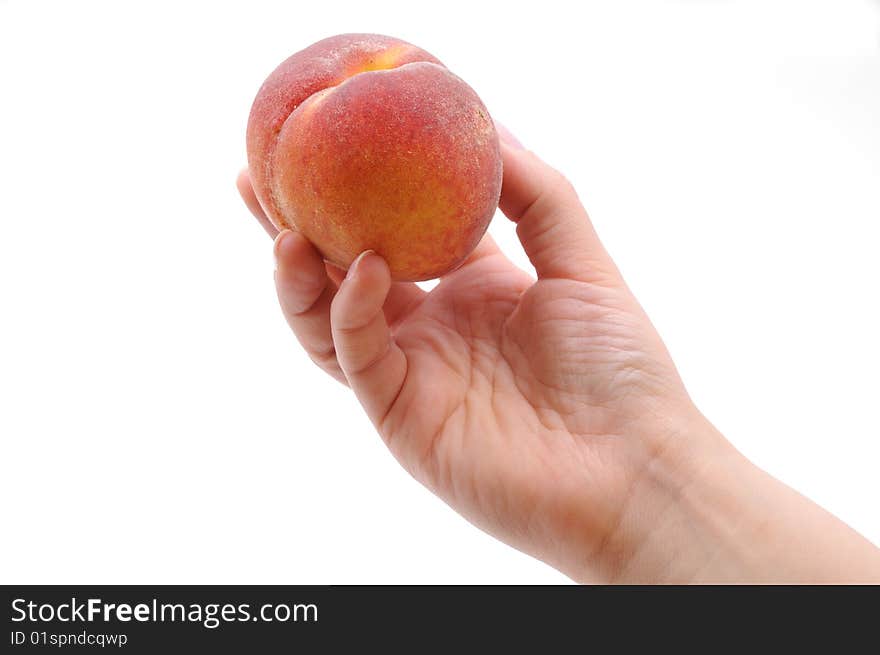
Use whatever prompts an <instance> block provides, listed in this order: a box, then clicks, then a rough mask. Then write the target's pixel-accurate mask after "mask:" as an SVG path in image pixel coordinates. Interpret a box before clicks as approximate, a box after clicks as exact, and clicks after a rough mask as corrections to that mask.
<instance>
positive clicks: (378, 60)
mask: <svg viewBox="0 0 880 655" xmlns="http://www.w3.org/2000/svg"><path fill="white" fill-rule="evenodd" d="M409 50H412V46H410V45H409V44H405V43H401V44H399V45H394V46H391V47H389V48H388V49H386V50H385V51H384V52H378V53H375V54H371V55H370V56H369V57H368V58H367V59H366V60H365V61H364V62H362V63H361V64H359V65H358V66H355V67H353V68H351V69H349V70H348V71H346V72H347V73H348V75H349V77H350V76H352V75H357V74H358V73H368V72H369V71H384V70H389V69H391V68H397V67H398V66H399V65H400V61H401V59H403V55H404V53H406V52H407V51H409Z"/></svg>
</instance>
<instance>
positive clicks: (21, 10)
mask: <svg viewBox="0 0 880 655" xmlns="http://www.w3.org/2000/svg"><path fill="white" fill-rule="evenodd" d="M349 31H373V32H382V33H386V34H391V35H394V36H398V37H401V38H404V39H406V40H409V41H411V42H413V43H415V44H417V45H420V46H422V47H424V48H425V49H427V50H429V51H431V52H432V53H434V54H435V55H437V56H438V57H439V58H440V59H442V60H443V61H444V62H445V63H446V64H447V65H448V66H449V67H450V68H451V69H452V70H454V71H455V72H457V73H458V74H459V75H461V76H462V77H463V78H464V79H465V80H467V81H468V82H469V83H470V84H471V85H472V86H473V87H474V88H475V89H476V90H477V92H478V93H479V94H480V95H481V97H482V98H483V100H484V101H485V103H486V104H487V106H488V107H489V109H490V111H491V112H492V113H493V115H494V116H495V117H496V118H497V119H499V120H500V121H502V122H504V123H506V124H507V125H509V127H510V129H511V130H512V131H513V132H514V133H515V134H517V135H518V136H519V138H520V139H521V140H522V141H523V143H525V144H526V145H527V146H528V147H530V148H531V149H533V150H535V151H537V152H538V153H540V154H541V155H543V156H544V158H545V159H547V160H548V161H550V162H551V163H553V164H554V165H556V166H557V167H558V168H560V169H562V170H563V171H564V172H565V173H566V174H567V175H568V177H569V178H571V179H572V180H573V181H574V182H575V184H576V186H577V187H578V189H579V191H580V194H581V196H582V198H583V200H584V201H585V204H586V205H587V207H588V209H589V210H590V212H591V214H592V217H593V220H594V222H595V224H596V226H597V229H598V231H599V233H600V234H601V235H602V237H603V239H604V240H605V242H606V244H607V246H608V248H609V249H610V251H611V252H612V254H613V255H614V256H615V258H616V260H617V262H618V264H619V265H620V267H621V268H622V270H623V272H624V275H625V276H626V278H627V280H628V281H629V283H630V284H631V286H632V287H633V289H634V291H635V292H636V294H637V295H638V297H639V298H640V299H641V301H642V302H643V304H644V305H645V306H646V308H647V310H648V312H649V314H650V315H651V316H652V318H653V320H654V322H655V323H656V325H657V327H658V329H659V330H660V332H661V334H662V335H663V336H664V338H665V339H666V341H667V343H668V345H669V347H670V349H671V351H672V354H673V356H674V358H675V360H676V362H677V363H678V365H679V367H680V369H681V371H682V374H683V376H684V378H685V381H686V382H687V384H688V387H689V389H690V390H691V392H692V394H693V396H694V398H695V399H696V401H697V403H698V404H699V405H700V407H701V408H702V409H703V411H704V412H705V413H706V414H707V415H708V416H709V417H710V418H711V419H712V420H713V421H714V422H715V423H716V424H717V425H718V426H719V427H720V429H721V430H722V431H723V432H724V433H725V434H726V435H727V436H728V437H729V438H730V439H731V440H732V441H733V442H734V443H735V444H736V445H737V446H738V447H739V448H740V449H741V450H743V451H744V452H745V453H746V454H747V455H749V456H750V457H751V458H753V459H754V460H755V461H756V462H757V463H758V464H760V465H761V466H763V467H765V468H767V469H768V470H770V471H771V472H772V473H774V474H775V475H777V476H778V477H780V478H782V479H783V480H785V481H786V482H788V483H789V484H791V485H793V486H794V487H796V488H798V489H799V490H801V491H803V492H804V493H806V494H807V495H808V496H810V497H812V498H813V499H815V500H816V501H818V502H819V503H820V504H822V505H824V506H825V507H827V508H828V509H830V510H831V511H832V512H834V513H836V514H838V515H839V516H841V517H842V518H843V519H845V520H846V521H848V522H849V523H850V524H852V525H853V526H854V527H856V528H857V529H859V530H860V531H862V532H863V533H864V534H865V535H866V536H868V537H869V538H871V539H872V540H873V541H875V543H876V542H880V511H878V498H880V482H878V479H877V463H878V461H880V419H878V408H880V378H878V371H880V345H878V343H880V340H878V335H880V312H878V305H880V303H878V295H880V294H878V290H877V287H878V280H880V261H878V257H877V249H878V237H880V228H878V219H880V3H877V2H870V1H868V0H865V1H856V0H853V1H848V0H828V1H827V2H806V1H803V0H800V1H797V2H766V1H762V2H759V1H754V2H734V1H715V2H712V1H708V0H702V1H697V0H691V1H688V2H659V1H656V0H654V1H650V2H633V1H620V2H612V1H610V0H609V1H607V2H593V3H590V2H587V3H585V2H577V3H575V2H564V3H553V2H547V1H542V2H528V3H522V4H520V3H512V2H505V3H498V4H497V5H492V4H490V3H483V2H474V1H469V2H464V3H460V4H459V3H453V2H448V1H444V2H442V3H415V2H412V1H410V2H391V1H389V0H384V1H383V2H379V3H373V2H349V3H343V2H339V1H338V0H336V1H333V2H294V1H292V0H287V1H285V2H276V3H270V2H253V1H248V2H244V1H242V2H238V3H234V4H233V3H219V2H211V3H203V4H200V3H187V2H173V3H171V2H168V3H160V2H144V3H133V2H124V3H122V2H113V3H111V2H106V3H94V2H58V3H48V2H39V1H36V0H35V1H29V2H15V1H11V2H10V1H6V2H3V1H2V0H0V94H2V95H0V285H2V286H0V289H2V296H0V312H2V316H0V331H2V332H0V334H2V339H0V439H2V442H0V445H2V452H0V581H2V582H4V583H22V582H31V583H50V582H53V583H62V582H70V583H76V582H95V583H112V582H127V583H134V582H137V583H160V582H165V583H341V582H352V583H356V582H402V583H406V582H419V583H429V582H437V583H446V582H461V583H466V582H474V583H483V582H487V583H488V582H517V583H537V582H551V583H553V582H560V581H564V580H565V578H563V576H561V575H560V574H558V573H557V572H555V571H553V570H551V569H550V568H548V567H546V566H544V565H543V564H541V563H539V562H536V561H534V560H531V559H530V558H528V557H526V556H525V555H522V554H520V553H518V552H516V551H514V550H512V549H510V548H508V547H507V546H505V545H503V544H500V543H498V542H496V541H494V540H493V539H491V538H490V537H488V536H486V535H484V534H483V533H481V532H480V531H478V530H477V529H475V528H473V527H471V526H470V525H469V524H468V523H466V522H465V521H464V520H463V519H460V518H459V517H458V516H457V515H456V514H454V513H453V512H452V511H451V510H449V509H448V508H447V507H446V506H445V505H444V504H443V503H441V502H440V501H438V500H437V499H435V498H434V497H432V496H431V495H430V494H429V493H428V492H427V491H425V490H424V489H422V488H421V487H420V486H419V485H418V484H417V483H416V482H414V481H413V480H411V479H410V478H409V477H408V476H407V474H406V473H404V472H403V471H402V470H400V469H399V468H398V466H397V464H396V463H395V461H394V460H393V459H392V457H391V456H390V455H389V454H388V453H387V452H386V451H385V450H384V448H383V446H382V444H381V442H380V440H379V439H378V437H377V436H376V435H375V434H374V433H373V430H372V429H371V427H370V425H369V423H368V422H367V420H366V419H365V418H364V417H362V416H361V414H360V412H359V408H358V406H357V404H356V403H355V401H354V399H353V398H352V397H351V396H350V395H349V394H348V393H347V391H346V390H345V389H344V388H343V387H342V386H341V385H339V384H337V383H336V382H333V381H332V380H330V379H329V378H326V377H325V376H323V375H322V374H320V372H318V371H317V370H316V369H314V368H313V367H312V366H311V365H310V362H309V361H308V360H307V358H306V357H305V356H304V355H303V353H302V352H300V350H299V349H298V347H297V346H296V344H295V341H294V339H293V337H292V336H291V335H290V334H289V332H288V330H287V327H286V325H285V324H284V322H283V320H282V318H281V316H280V313H279V311H278V310H277V307H276V302H275V297H274V289H273V286H272V258H271V249H270V241H269V239H268V238H267V237H266V236H265V234H264V233H263V232H262V230H261V229H260V228H259V226H258V225H257V224H256V222H255V221H253V220H252V219H251V218H250V217H249V215H248V214H247V211H246V210H245V209H244V207H243V206H242V204H241V202H240V201H239V199H238V197H237V195H236V192H235V189H234V186H233V182H234V179H235V175H236V173H237V172H238V170H239V168H240V167H241V166H242V165H243V164H244V160H245V152H244V131H245V124H246V120H247V115H248V111H249V109H250V103H251V101H252V99H253V96H254V94H255V93H256V91H257V88H258V87H259V85H260V84H261V82H262V81H263V79H264V77H265V76H266V75H267V74H268V73H269V72H270V71H271V70H272V69H273V68H274V67H275V66H276V65H277V64H278V63H279V62H280V61H281V60H282V59H283V58H285V57H286V56H287V55H289V54H291V53H292V52H293V51H295V50H298V49H300V48H302V47H305V46H306V45H308V44H310V43H312V42H313V41H316V40H318V39H319V38H323V37H325V36H329V35H331V34H335V33H340V32H349ZM491 231H492V232H493V234H494V235H495V236H496V238H498V239H499V240H500V241H501V242H502V244H503V246H504V248H505V250H506V251H507V252H508V253H509V254H510V255H511V257H513V258H514V259H515V260H516V261H517V262H519V263H521V264H522V265H526V260H525V258H524V257H523V255H522V253H521V251H520V249H519V247H518V245H517V243H516V240H515V233H514V231H513V229H512V226H511V225H510V224H509V223H507V221H506V220H505V219H504V218H503V217H501V216H500V215H499V217H497V218H496V220H495V221H494V223H493V225H492V228H491Z"/></svg>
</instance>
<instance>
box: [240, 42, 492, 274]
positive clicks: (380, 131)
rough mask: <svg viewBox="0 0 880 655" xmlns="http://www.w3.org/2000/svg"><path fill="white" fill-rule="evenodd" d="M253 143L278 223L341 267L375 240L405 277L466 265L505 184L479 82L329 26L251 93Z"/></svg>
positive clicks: (266, 203) (403, 49)
mask: <svg viewBox="0 0 880 655" xmlns="http://www.w3.org/2000/svg"><path fill="white" fill-rule="evenodd" d="M247 150H248V165H249V168H250V173H251V179H252V182H253V185H254V191H255V192H256V194H257V198H259V200H260V204H261V205H262V206H263V209H265V211H266V213H267V215H268V216H269V218H270V219H271V220H272V222H273V223H274V224H275V225H276V226H277V227H278V228H279V229H284V228H291V229H296V230H299V231H300V232H301V233H302V234H304V235H305V236H306V238H308V239H309V240H310V241H311V242H312V243H313V244H314V245H315V246H316V247H317V249H318V250H319V251H320V252H321V254H322V255H323V256H324V258H325V259H326V260H328V261H330V262H332V263H334V264H336V265H338V266H341V267H343V268H347V267H348V266H349V264H351V262H352V261H353V260H354V258H355V257H357V255H358V254H360V253H361V252H363V251H364V250H368V249H369V250H373V251H375V252H376V253H378V254H379V255H381V256H382V257H384V258H385V260H386V261H387V262H388V266H389V268H390V269H391V274H392V277H393V278H394V279H396V280H427V279H431V278H435V277H439V276H441V275H443V274H445V273H448V272H449V271H451V270H453V269H454V268H455V267H456V266H458V265H459V264H460V263H461V262H462V261H463V260H464V259H465V257H467V255H468V254H469V253H470V252H471V251H472V250H473V249H474V248H475V247H476V245H477V243H478V242H479V240H480V238H481V237H482V236H483V234H484V233H485V231H486V228H487V227H488V225H489V221H490V220H491V219H492V216H493V214H494V212H495V208H496V207H497V205H498V196H499V193H500V191H501V155H500V151H499V144H498V134H497V133H496V131H495V126H494V124H493V122H492V119H491V117H490V116H489V112H488V111H487V110H486V107H485V106H484V105H483V103H482V102H481V101H480V99H479V97H477V94H476V93H475V92H474V91H473V90H472V89H471V88H470V87H469V86H468V85H467V84H465V83H464V82H463V81H462V80H461V79H460V78H458V77H457V76H455V75H454V74H452V73H451V72H450V71H449V70H448V69H447V68H446V67H445V66H443V64H441V63H440V62H439V61H438V60H437V59H435V58H434V57H433V56H431V55H430V54H428V53H427V52H425V51H424V50H420V49H419V48H417V47H415V46H413V45H410V44H409V43H406V42H404V41H400V40H398V39H394V38H390V37H386V36H378V35H373V34H344V35H340V36H334V37H330V38H328V39H324V40H323V41H319V42H318V43H315V44H314V45H311V46H309V47H308V48H306V49H305V50H302V51H300V52H298V53H296V54H294V55H293V56H291V57H290V58H289V59H287V60H286V61H284V62H283V63H282V64H281V65H280V66H279V67H278V68H277V69H275V71H274V72H273V73H272V74H271V75H270V76H269V77H268V79H267V80H266V81H265V82H264V83H263V86H262V87H261V88H260V90H259V93H257V97H256V99H255V100H254V104H253V107H252V108H251V113H250V118H249V120H248V127H247Z"/></svg>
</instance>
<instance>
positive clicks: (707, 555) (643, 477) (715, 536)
mask: <svg viewBox="0 0 880 655" xmlns="http://www.w3.org/2000/svg"><path fill="white" fill-rule="evenodd" d="M608 543H609V546H608V547H607V548H606V549H605V552H604V557H603V558H602V559H603V561H601V562H599V566H600V567H601V568H602V569H603V575H602V577H604V578H606V579H608V580H612V581H614V582H622V583H651V582H660V583H691V582H695V583H712V582H718V583H721V582H744V583H847V582H880V550H878V549H877V548H876V547H875V546H874V545H872V544H871V543H870V542H869V541H868V540H867V539H865V538H864V537H862V536H861V535H860V534H858V533H857V532H856V531H854V530H853V529H851V528H850V527H849V526H847V525H846V524H844V523H843V522H842V521H840V520H839V519H837V518H836V517H834V516H832V515H831V514H829V513H828V512H826V511H825V510H823V509H822V508H820V507H819V506H817V505H816V504H814V503H813V502H811V501H810V500H808V499H807V498H805V497H803V496H801V495H800V494H798V493H797V492H796V491H794V490H792V489H791V488H789V487H787V486H786V485H784V484H782V483H781V482H779V481H778V480H776V479H775V478H773V477H772V476H770V475H768V474H767V473H765V472H764V471H762V470H761V469H759V468H758V467H756V466H755V465H754V464H752V463H751V462H749V461H748V460H747V459H746V458H745V457H743V456H742V455H741V454H740V453H739V452H737V451H736V449H734V448H733V447H732V446H731V445H730V444H729V443H728V442H727V441H726V440H725V439H724V438H723V437H722V436H721V435H720V434H719V433H718V432H717V431H716V430H715V429H714V428H713V427H712V426H711V424H709V423H708V421H706V420H705V419H703V418H702V417H701V416H695V417H694V418H693V419H689V420H688V421H687V423H686V425H685V426H684V427H683V428H682V430H680V431H679V433H678V434H676V435H674V436H672V437H670V438H669V439H668V440H667V442H666V443H665V444H664V445H663V446H662V447H658V448H656V449H654V451H653V452H652V454H651V456H650V457H649V458H648V459H646V461H645V463H644V466H642V467H641V471H640V473H639V475H638V476H637V478H636V481H635V482H634V484H633V488H632V494H631V498H630V499H629V502H627V503H626V505H625V506H624V509H623V510H622V512H621V516H620V520H619V525H618V527H617V528H616V530H615V532H614V534H613V535H611V536H610V537H609V541H608Z"/></svg>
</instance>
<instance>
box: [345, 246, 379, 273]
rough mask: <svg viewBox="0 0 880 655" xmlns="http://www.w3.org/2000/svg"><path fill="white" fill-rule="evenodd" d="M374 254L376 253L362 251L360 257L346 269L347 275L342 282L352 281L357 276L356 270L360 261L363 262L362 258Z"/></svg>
mask: <svg viewBox="0 0 880 655" xmlns="http://www.w3.org/2000/svg"><path fill="white" fill-rule="evenodd" d="M374 254H376V253H375V251H373V250H364V251H363V252H362V253H361V254H360V255H358V256H357V258H356V259H355V260H354V261H353V262H352V263H351V266H349V267H348V273H347V274H346V275H345V280H344V281H348V280H353V279H354V278H356V277H357V274H358V268H360V265H361V261H363V259H364V257H366V256H367V255H374Z"/></svg>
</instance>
